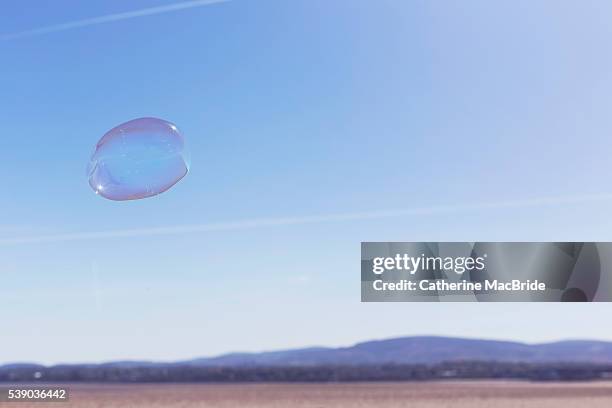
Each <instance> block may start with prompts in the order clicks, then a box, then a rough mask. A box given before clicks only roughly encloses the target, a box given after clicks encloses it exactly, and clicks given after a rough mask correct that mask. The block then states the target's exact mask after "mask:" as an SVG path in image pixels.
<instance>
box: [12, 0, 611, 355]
mask: <svg viewBox="0 0 612 408" xmlns="http://www.w3.org/2000/svg"><path fill="white" fill-rule="evenodd" d="M173 3H177V2H170V1H145V0H142V1H129V2H125V1H90V2H80V1H67V0H58V1H55V2H53V4H52V5H51V4H47V3H44V4H41V2H34V1H16V0H8V1H4V2H3V3H2V6H0V7H1V12H0V27H2V29H1V32H0V38H2V35H4V34H14V33H21V32H23V31H27V30H30V29H37V28H41V27H48V26H53V25H56V24H62V23H66V22H71V21H81V20H83V19H88V18H92V17H98V16H105V15H110V14H114V13H123V12H128V11H133V10H142V9H147V8H150V7H157V6H163V5H169V4H173ZM611 12H612V5H611V4H609V2H606V1H587V2H575V1H552V0H551V1H544V0H539V1H516V0H513V1H497V2H489V1H475V0H468V1H464V2H441V1H399V0H379V1H371V0H367V1H366V0H354V1H348V0H347V1H343V0H335V1H324V0H309V1H298V0H296V1H291V2H288V1H282V0H233V1H230V2H226V3H222V4H214V5H209V6H201V7H193V8H190V9H185V10H180V11H174V12H167V13H161V14H157V15H150V16H143V17H139V18H132V19H125V20H122V21H116V22H109V23H106V24H98V25H92V26H87V27H81V28H74V29H70V30H64V31H58V32H52V33H47V34H42V35H36V36H30V37H23V38H14V39H10V38H7V39H3V40H0V52H1V55H2V68H1V71H0V72H1V73H2V75H1V76H0V89H1V90H2V97H3V99H2V101H3V102H2V109H0V121H1V123H2V129H3V135H4V136H3V137H2V149H0V169H1V171H0V185H2V186H3V189H2V195H1V197H2V201H3V205H2V213H1V214H0V260H1V263H0V273H1V274H2V278H3V279H2V285H0V319H1V320H2V322H3V323H4V325H5V326H4V327H5V329H4V330H2V334H0V339H1V342H2V345H3V347H1V348H0V362H7V361H23V360H27V361H41V362H46V363H53V362H77V361H104V360H112V359H155V360H172V359H179V358H189V357H195V356H202V355H211V354H217V353H222V352H227V351H235V350H264V349H277V348H285V347H297V346H308V345H319V344H320V345H345V344H350V343H352V342H355V341H359V340H365V339H371V338H383V337H389V336H396V335H411V334H445V335H463V336H473V337H474V336H476V337H489V338H510V339H518V340H524V341H544V340H551V339H561V338H575V337H592V338H600V339H608V340H612V329H610V328H609V327H606V326H607V325H603V324H601V322H602V321H605V320H606V318H607V316H608V308H609V306H607V305H605V304H590V305H560V304H551V305H548V304H487V305H484V304H409V303H407V304H360V302H359V266H358V265H359V248H360V245H359V243H360V242H361V241H376V240H379V241H393V240H397V241H413V240H414V241H428V240H433V241H444V240H448V241H450V240H466V241H486V240H520V241H529V240H545V241H548V240H557V241H561V240H576V241H579V240H611V239H612V235H611V233H610V231H611V227H612V220H611V218H610V217H609V213H610V211H609V208H610V205H611V204H612V199H611V198H610V196H609V195H607V194H608V193H609V191H610V188H609V187H608V184H609V176H608V175H609V173H610V160H609V152H610V148H611V147H612V146H611V143H610V134H611V131H612V120H611V119H610V114H609V106H610V95H612V56H611V55H610V53H608V52H606V51H607V49H608V48H609V42H610V39H611V36H612V26H610V25H609V24H608V19H607V16H609V15H610V13H611ZM142 116H155V117H160V118H163V119H166V120H170V121H172V122H174V123H176V124H177V125H178V126H179V128H180V129H181V130H182V131H183V133H184V135H185V137H186V140H187V143H188V146H189V148H190V151H191V158H192V159H191V172H190V173H189V174H188V176H187V177H186V178H185V179H184V180H182V181H181V182H180V183H179V184H177V185H176V186H175V187H174V188H172V189H171V190H170V191H168V192H167V193H164V194H162V195H160V196H157V197H154V198H150V199H146V200H141V201H133V202H120V203H118V202H112V201H106V200H104V199H102V198H100V197H97V196H96V195H94V194H93V192H92V191H91V190H90V189H89V186H88V184H87V180H86V175H85V167H86V164H87V160H88V156H89V154H90V153H91V151H92V149H93V146H94V145H95V143H96V142H97V140H98V139H99V138H100V137H101V136H102V135H103V134H104V133H105V132H106V131H107V130H109V129H111V128H112V127H114V126H115V125H117V124H119V123H122V122H125V121H127V120H130V119H133V118H136V117H142ZM547 197H562V198H563V199H562V200H559V201H558V202H556V201H555V200H550V201H547V202H546V203H545V204H538V205H525V206H521V205H515V206H499V207H497V208H496V206H491V207H489V208H487V209H483V208H480V209H479V208H478V205H479V203H490V202H499V203H504V202H509V201H513V200H533V199H539V198H547ZM581 197H586V199H584V200H581V199H580V198H581ZM574 198H578V201H577V202H571V201H572V200H573V199H574ZM568 199H569V202H568ZM455 205H457V206H463V205H468V206H470V205H475V207H473V208H471V209H469V208H468V209H460V208H459V209H458V210H456V211H439V212H435V211H434V212H432V213H431V214H427V215H416V214H412V215H410V214H407V215H404V216H396V217H384V218H364V219H359V218H358V217H357V218H354V219H348V220H342V219H341V218H342V217H339V218H337V219H334V217H331V219H330V220H327V221H319V222H304V223H291V224H287V225H267V226H266V225H263V226H260V227H254V228H236V229H226V230H220V231H199V232H197V231H196V232H184V233H175V234H162V235H147V234H146V233H143V234H139V235H137V236H131V237H109V238H104V239H89V240H82V239H74V240H70V241H65V240H61V239H59V240H56V241H53V240H51V241H50V242H39V243H36V242H30V243H11V242H10V241H11V240H12V239H13V238H15V237H40V236H49V235H51V236H57V235H61V234H80V233H90V232H94V233H98V232H104V231H114V230H125V229H139V230H141V229H144V230H146V229H149V228H158V227H161V228H166V227H167V228H175V227H181V228H182V227H184V226H191V225H200V224H206V225H207V224H210V223H219V222H221V223H225V222H241V221H243V220H252V219H260V218H266V219H273V220H274V219H279V218H284V217H309V216H319V215H328V214H340V215H341V214H346V213H356V212H376V211H381V210H388V209H411V208H427V207H430V206H450V207H452V206H455ZM280 224H282V223H280Z"/></svg>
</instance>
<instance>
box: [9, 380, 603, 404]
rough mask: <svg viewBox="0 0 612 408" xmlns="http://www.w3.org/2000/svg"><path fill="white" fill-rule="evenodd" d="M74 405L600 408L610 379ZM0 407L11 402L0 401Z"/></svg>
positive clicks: (161, 389) (133, 396)
mask: <svg viewBox="0 0 612 408" xmlns="http://www.w3.org/2000/svg"><path fill="white" fill-rule="evenodd" d="M69 388H70V391H71V397H70V402H68V403H49V404H45V403H20V404H19V406H20V407H24V408H26V407H31V408H37V407H41V406H45V405H51V406H55V407H59V406H71V407H79V408H94V407H95V408H98V407H106V408H116V407H117V408H118V407H130V408H140V407H153V408H161V407H164V408H179V407H180V408H191V407H210V408H230V407H246V408H317V407H321V408H323V407H324V408H364V407H376V408H400V407H411V408H446V407H454V408H488V407H492V408H516V407H520V408H531V407H534V408H535V407H538V408H548V407H550V408H558V407H564V408H583V407H589V408H604V407H606V408H607V407H610V406H612V383H600V382H592V383H571V384H566V383H563V384H558V383H537V384H534V383H524V382H427V383H358V384H244V385H235V384H231V385H228V384H206V385H204V384H168V385H83V384H80V385H72V386H69ZM0 406H7V407H9V406H15V404H13V403H5V404H2V403H0Z"/></svg>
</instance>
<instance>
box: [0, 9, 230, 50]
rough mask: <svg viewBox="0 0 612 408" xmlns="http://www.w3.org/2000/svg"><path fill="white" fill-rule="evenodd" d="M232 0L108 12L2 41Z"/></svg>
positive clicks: (10, 35)
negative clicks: (114, 12)
mask: <svg viewBox="0 0 612 408" xmlns="http://www.w3.org/2000/svg"><path fill="white" fill-rule="evenodd" d="M229 1H231V0H192V1H185V2H182V3H175V4H168V5H166V6H158V7H150V8H145V9H140V10H134V11H127V12H124V13H116V14H107V15H105V16H99V17H92V18H85V19H82V20H76V21H70V22H67V23H63V24H56V25H50V26H46V27H39V28H34V29H31V30H25V31H20V32H17V33H9V34H2V35H0V41H8V40H16V39H19V38H24V37H34V36H37V35H43V34H49V33H55V32H58V31H66V30H72V29H74V28H81V27H88V26H92V25H97V24H105V23H112V22H115V21H121V20H128V19H131V18H138V17H146V16H152V15H155V14H164V13H170V12H173V11H179V10H186V9H191V8H195V7H203V6H209V5H213V4H218V3H227V2H229Z"/></svg>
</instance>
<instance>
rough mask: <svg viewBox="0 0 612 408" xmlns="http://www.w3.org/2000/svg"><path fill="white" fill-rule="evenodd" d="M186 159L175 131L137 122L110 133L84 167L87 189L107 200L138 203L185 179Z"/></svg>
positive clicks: (156, 123) (167, 125)
mask: <svg viewBox="0 0 612 408" xmlns="http://www.w3.org/2000/svg"><path fill="white" fill-rule="evenodd" d="M188 171H189V159H188V156H187V151H186V149H185V141H184V139H183V136H182V135H181V134H180V132H179V130H178V129H177V127H176V126H175V125H174V124H173V123H170V122H167V121H165V120H162V119H156V118H140V119H134V120H131V121H129V122H125V123H122V124H121V125H119V126H117V127H115V128H113V129H111V130H109V131H108V132H107V133H106V134H105V135H104V136H102V138H101V139H100V141H99V142H98V144H97V145H96V148H95V150H94V152H93V154H92V155H91V159H90V161H89V165H88V167H87V175H88V178H89V185H90V186H91V188H92V189H93V190H94V191H95V193H96V194H99V195H101V196H102V197H104V198H108V199H109V200H116V201H124V200H138V199H140V198H147V197H152V196H154V195H157V194H160V193H163V192H164V191H166V190H168V189H169V188H170V187H172V186H173V185H175V184H176V183H177V182H178V181H179V180H180V179H182V178H183V177H185V175H186V174H187V172H188Z"/></svg>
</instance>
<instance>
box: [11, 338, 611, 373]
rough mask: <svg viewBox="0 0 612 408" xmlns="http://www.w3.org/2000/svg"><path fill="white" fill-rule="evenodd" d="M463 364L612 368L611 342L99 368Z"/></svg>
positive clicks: (365, 349)
mask: <svg viewBox="0 0 612 408" xmlns="http://www.w3.org/2000/svg"><path fill="white" fill-rule="evenodd" d="M462 361H472V362H473V361H482V362H503V363H522V362H524V363H533V364H539V363H560V362H563V363H599V364H612V342H603V341H577V340H576V341H560V342H554V343H544V344H525V343H519V342H511V341H494V340H476V339H464V338H450V337H431V336H429V337H402V338H395V339H388V340H376V341H368V342H363V343H358V344H355V345H354V346H350V347H339V348H327V347H312V348H303V349H292V350H283V351H271V352H262V353H232V354H225V355H221V356H217V357H207V358H198V359H194V360H188V361H179V362H175V363H153V362H144V361H142V362H137V361H123V362H109V363H105V364H100V365H99V366H106V367H136V366H140V367H147V366H160V365H169V366H175V365H181V366H198V367H264V366H268V367H270V366H285V367H290V366H295V367H299V366H304V367H312V366H330V365H342V366H346V365H384V364H440V363H444V362H462ZM27 366H30V365H15V364H13V365H10V366H8V365H7V366H0V368H10V367H15V368H16V367H27ZM89 366H91V365H89ZM30 367H32V366H30Z"/></svg>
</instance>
